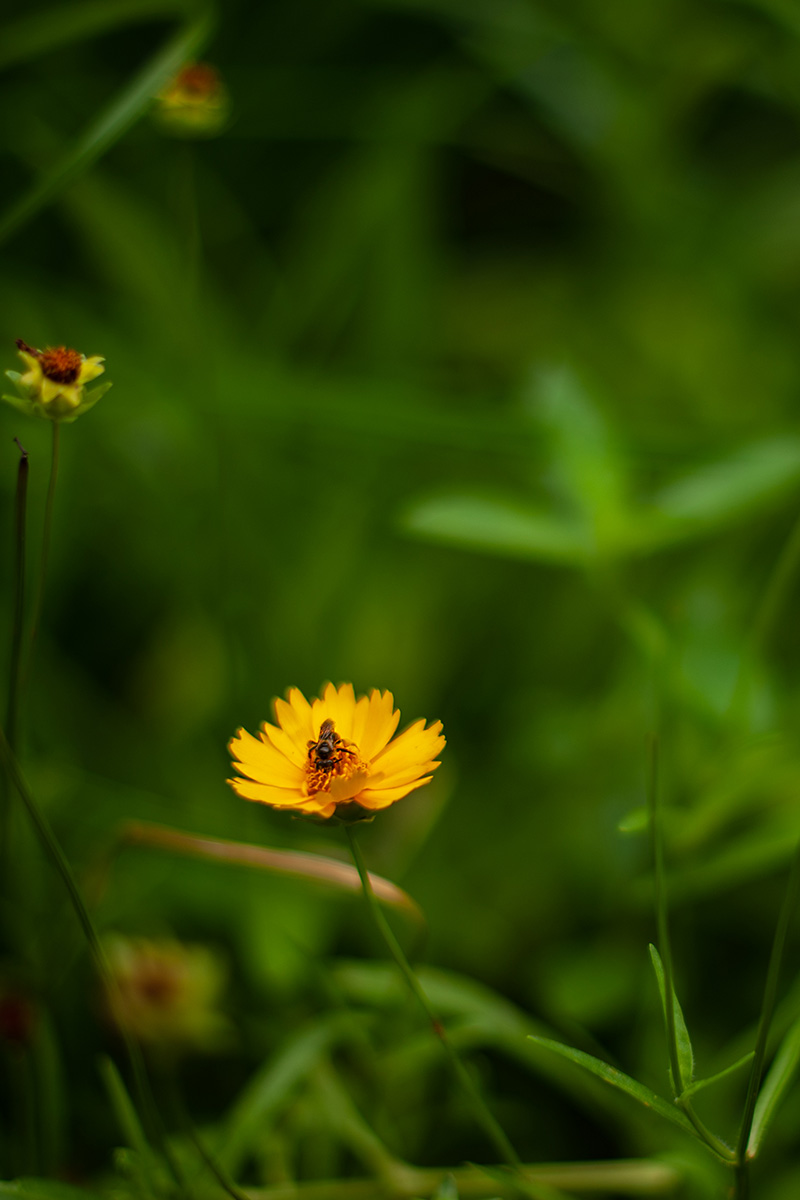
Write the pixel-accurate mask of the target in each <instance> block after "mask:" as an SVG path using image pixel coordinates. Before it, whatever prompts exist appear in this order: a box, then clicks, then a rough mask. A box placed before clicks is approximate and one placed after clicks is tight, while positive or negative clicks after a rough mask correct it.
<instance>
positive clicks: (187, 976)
mask: <svg viewBox="0 0 800 1200" xmlns="http://www.w3.org/2000/svg"><path fill="white" fill-rule="evenodd" d="M105 950H106V955H107V957H108V961H109V965H110V967H111V972H112V974H113V976H114V979H115V982H116V986H117V995H116V1003H115V1004H109V1011H113V1014H114V1017H115V1019H116V1021H118V1022H120V1023H124V1025H125V1027H126V1029H127V1030H128V1031H129V1032H130V1033H132V1034H133V1036H134V1037H135V1038H137V1039H138V1040H139V1041H141V1042H145V1043H147V1044H150V1045H157V1046H159V1047H162V1048H166V1047H169V1048H171V1049H173V1050H179V1049H188V1048H192V1049H197V1050H214V1049H216V1048H217V1047H218V1046H219V1044H220V1042H222V1041H224V1040H225V1036H226V1034H227V1032H228V1022H227V1021H226V1019H225V1017H224V1016H223V1015H222V1014H221V1013H220V1012H218V1011H217V1010H216V1008H215V1004H216V1003H217V1001H218V999H219V996H220V993H221V991H222V987H223V985H224V983H225V976H226V972H225V968H224V965H223V963H222V962H221V961H220V959H219V957H218V956H217V955H216V954H214V952H213V951H211V950H209V949H208V948H207V947H205V946H196V945H184V944H183V943H181V942H177V941H174V940H172V939H159V940H152V941H151V940H148V939H147V938H125V937H121V936H120V935H113V936H112V937H109V938H108V939H107V941H106V943H105Z"/></svg>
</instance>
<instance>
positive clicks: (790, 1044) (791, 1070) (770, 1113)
mask: <svg viewBox="0 0 800 1200" xmlns="http://www.w3.org/2000/svg"><path fill="white" fill-rule="evenodd" d="M798 1063H800V1020H797V1021H795V1023H794V1024H793V1025H792V1027H791V1029H790V1030H789V1032H788V1033H787V1034H786V1037H785V1038H784V1039H783V1041H782V1042H781V1044H780V1046H779V1047H778V1053H777V1054H776V1055H775V1058H774V1060H773V1063H772V1066H771V1067H770V1069H769V1071H768V1073H767V1077H766V1079H765V1080H764V1082H763V1084H762V1086H761V1091H760V1092H759V1094H758V1099H757V1101H756V1108H755V1112H754V1114H753V1124H752V1126H751V1128H750V1138H749V1140H748V1143H747V1157H748V1158H755V1157H756V1155H757V1154H758V1152H759V1150H760V1149H761V1143H762V1142H763V1140H764V1135H765V1134H766V1132H767V1129H768V1127H769V1124H770V1122H771V1121H772V1118H773V1117H774V1115H775V1113H776V1111H777V1108H778V1105H779V1104H780V1102H781V1100H782V1099H783V1097H784V1096H785V1095H786V1092H787V1091H788V1089H789V1088H790V1087H791V1085H792V1083H793V1082H794V1078H795V1075H796V1074H797V1066H798Z"/></svg>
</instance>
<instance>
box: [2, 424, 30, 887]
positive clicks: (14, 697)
mask: <svg viewBox="0 0 800 1200" xmlns="http://www.w3.org/2000/svg"><path fill="white" fill-rule="evenodd" d="M14 441H15V442H16V443H17V446H18V447H19V453H20V458H19V467H18V468H17V490H16V494H15V498H14V566H13V573H14V612H13V617H12V623H11V659H10V669H9V681H8V707H7V710H6V728H7V729H8V740H9V744H10V745H11V746H16V741H17V725H18V721H19V695H20V673H21V664H22V642H23V632H24V618H25V524H26V512H27V500H28V454H27V451H25V450H24V449H23V448H22V446H21V445H20V443H19V441H18V440H17V439H16V438H15V439H14ZM10 836H11V795H10V788H9V785H8V779H7V778H6V777H5V776H3V780H2V783H0V879H8V863H9V861H10V859H9V855H10V850H9V839H10Z"/></svg>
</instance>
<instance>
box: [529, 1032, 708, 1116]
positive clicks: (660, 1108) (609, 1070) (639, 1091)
mask: <svg viewBox="0 0 800 1200" xmlns="http://www.w3.org/2000/svg"><path fill="white" fill-rule="evenodd" d="M528 1036H529V1038H530V1040H531V1041H532V1042H535V1043H536V1045H537V1046H542V1047H544V1049H546V1050H552V1051H553V1052H554V1053H555V1054H560V1055H561V1057H562V1058H566V1059H569V1061H570V1062H573V1063H575V1064H576V1065H577V1066H579V1067H583V1068H584V1070H586V1071H589V1072H590V1073H591V1074H592V1075H596V1076H597V1077H598V1078H599V1079H602V1080H603V1082H604V1083H607V1084H609V1086H610V1087H613V1088H618V1089H619V1090H620V1091H622V1092H625V1093H626V1094H627V1095H628V1096H631V1097H632V1098H633V1099H634V1100H638V1102H639V1104H642V1105H644V1107H645V1108H649V1109H651V1111H652V1112H654V1113H657V1114H658V1116H660V1117H663V1118H664V1120H666V1121H670V1122H671V1123H672V1124H673V1125H677V1126H678V1128H679V1129H682V1130H683V1131H684V1132H685V1133H690V1134H691V1135H692V1137H697V1134H696V1133H695V1130H694V1128H693V1126H692V1124H691V1122H690V1121H689V1119H688V1117H685V1116H684V1114H683V1113H682V1112H681V1111H680V1109H679V1108H676V1107H675V1105H674V1104H670V1103H669V1101H667V1100H665V1099H664V1098H663V1097H662V1096H659V1095H657V1094H656V1093H655V1092H652V1091H651V1090H650V1088H648V1087H645V1086H644V1084H643V1083H639V1082H638V1081H637V1080H636V1079H631V1077H630V1075H626V1074H625V1073H624V1072H623V1071H619V1070H618V1069H617V1068H616V1067H611V1066H609V1064H608V1063H604V1062H603V1061H602V1060H601V1059H599V1058H594V1057H593V1055H591V1054H585V1053H584V1052H583V1050H575V1049H574V1048H573V1047H572V1046H566V1045H564V1043H563V1042H554V1041H551V1039H550V1038H543V1037H536V1036H535V1035H533V1034H529V1035H528Z"/></svg>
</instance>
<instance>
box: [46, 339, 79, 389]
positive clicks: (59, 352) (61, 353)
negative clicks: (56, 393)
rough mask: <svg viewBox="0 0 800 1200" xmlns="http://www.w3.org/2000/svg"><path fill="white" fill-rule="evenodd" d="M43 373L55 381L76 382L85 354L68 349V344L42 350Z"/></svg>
mask: <svg viewBox="0 0 800 1200" xmlns="http://www.w3.org/2000/svg"><path fill="white" fill-rule="evenodd" d="M39 365H40V367H41V368H42V374H43V375H46V376H47V378H48V379H52V381H53V383H76V382H77V379H78V376H79V375H80V373H81V366H82V365H83V356H82V355H80V354H79V353H78V351H77V350H68V349H67V347H66V346H54V347H53V348H52V349H50V350H44V351H42V354H41V355H40V357H39Z"/></svg>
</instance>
